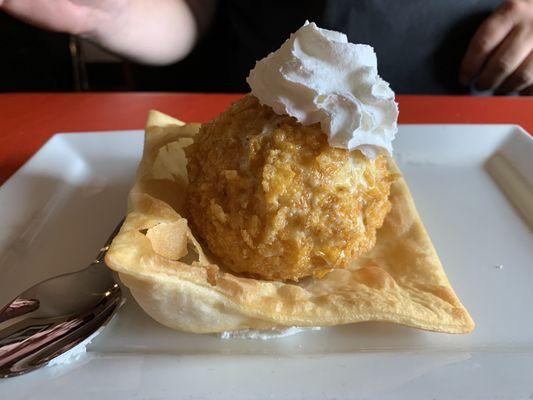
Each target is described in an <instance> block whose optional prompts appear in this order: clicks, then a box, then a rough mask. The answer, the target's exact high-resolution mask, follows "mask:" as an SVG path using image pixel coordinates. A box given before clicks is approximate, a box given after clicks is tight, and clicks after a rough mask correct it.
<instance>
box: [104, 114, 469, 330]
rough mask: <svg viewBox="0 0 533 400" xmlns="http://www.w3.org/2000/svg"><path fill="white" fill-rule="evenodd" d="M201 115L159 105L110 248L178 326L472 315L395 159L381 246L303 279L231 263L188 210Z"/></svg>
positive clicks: (160, 313)
mask: <svg viewBox="0 0 533 400" xmlns="http://www.w3.org/2000/svg"><path fill="white" fill-rule="evenodd" d="M198 129H199V125H198V124H184V123H183V122H181V121H178V120H176V119H173V118H171V117H169V116H166V115H164V114H161V113H159V112H156V111H152V112H150V115H149V118H148V123H147V126H146V135H145V145H144V153H143V157H142V160H141V163H140V165H139V169H138V172H137V179H136V182H135V185H134V187H133V189H132V190H131V192H130V196H129V199H128V215H127V218H126V220H125V223H124V225H123V226H122V229H121V231H120V233H119V234H118V236H117V237H116V238H115V239H114V241H113V243H112V244H111V246H110V249H109V251H108V253H107V256H106V264H107V265H108V266H109V267H110V268H111V269H113V270H115V271H117V272H118V273H119V277H120V280H121V281H122V282H123V283H124V284H125V285H126V286H127V287H128V288H129V289H130V291H131V293H132V295H133V297H134V298H135V299H136V301H137V302H138V303H139V304H140V306H141V307H142V308H143V309H144V310H145V311H146V312H147V313H148V314H149V315H150V316H151V317H152V318H154V319H155V320H156V321H158V322H160V323H161V324H163V325H166V326H168V327H170V328H173V329H179V330H183V331H188V332H195V333H212V332H223V331H233V330H240V329H269V328H272V327H276V328H280V327H289V326H302V327H304V326H332V325H339V324H348V323H355V322H363V321H383V322H393V323H398V324H403V325H408V326H411V327H415V328H420V329H426V330H431V331H439V332H447V333H467V332H470V331H472V329H473V328H474V322H473V321H472V318H471V317H470V315H469V314H468V312H467V310H466V309H465V308H464V306H463V305H462V304H461V302H460V301H459V299H458V298H457V296H456V294H455V293H454V291H453V289H452V287H451V285H450V283H449V281H448V279H447V277H446V275H445V273H444V270H443V267H442V265H441V263H440V260H439V258H438V256H437V253H436V251H435V249H434V247H433V245H432V243H431V240H430V238H429V236H428V234H427V233H426V231H425V229H424V226H423V224H422V222H421V220H420V217H419V216H418V213H417V211H416V209H415V206H414V203H413V200H412V197H411V194H410V193H409V189H408V187H407V185H406V182H405V180H404V179H403V177H401V174H400V172H399V170H398V168H397V166H396V164H395V163H394V161H393V160H392V159H390V160H389V168H390V169H391V172H393V173H397V174H398V175H399V178H398V179H396V181H395V182H394V183H393V184H392V187H391V195H390V201H391V204H392V209H391V211H390V213H389V215H388V216H387V218H386V219H385V222H384V225H383V227H382V228H381V229H380V230H379V231H378V237H377V243H376V246H375V247H374V248H373V249H372V250H371V251H370V252H369V253H368V254H366V255H365V256H363V257H360V258H358V259H356V260H355V261H353V262H352V263H351V264H350V265H349V267H348V268H346V269H336V270H333V271H332V272H330V273H329V274H327V275H326V276H325V277H323V278H322V279H316V278H308V279H304V280H302V281H300V282H298V283H286V282H276V281H266V280H258V279H251V278H245V277H241V276H238V275H235V274H232V273H229V272H227V271H226V270H225V269H224V266H223V265H220V264H219V263H217V260H216V259H215V258H214V257H212V256H211V255H210V254H209V251H208V249H207V248H206V247H205V246H204V245H202V244H201V243H200V242H199V241H198V240H197V238H195V237H194V235H193V233H192V232H191V230H190V228H189V227H188V224H187V220H186V219H185V218H184V217H183V215H185V214H184V200H185V194H186V190H187V170H186V163H187V160H186V157H185V153H184V151H183V149H184V148H185V147H186V146H188V145H190V144H191V143H192V141H193V138H194V134H195V133H196V132H197V131H198Z"/></svg>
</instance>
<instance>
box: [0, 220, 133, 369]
mask: <svg viewBox="0 0 533 400" xmlns="http://www.w3.org/2000/svg"><path fill="white" fill-rule="evenodd" d="M122 222H123V221H122ZM122 222H121V223H120V224H119V225H118V226H117V227H116V228H115V230H114V231H113V233H112V234H111V236H110V237H109V239H108V240H107V242H106V244H105V245H104V247H103V248H102V249H100V252H99V254H98V256H97V257H96V259H95V261H93V262H92V263H91V264H90V265H89V266H88V267H87V268H85V269H83V270H81V271H77V272H72V273H69V274H64V275H60V276H57V277H54V278H50V279H47V280H45V281H43V282H40V283H38V284H37V285H34V286H32V287H31V288H29V289H28V290H26V291H24V292H23V293H21V294H20V295H19V296H17V298H16V299H15V300H13V301H12V302H11V303H9V304H7V305H6V306H5V307H3V308H2V309H0V378H8V377H12V376H16V375H21V374H24V373H26V372H30V371H33V370H35V369H37V368H40V367H42V366H44V365H46V364H48V363H49V362H50V361H52V360H53V359H54V358H56V357H57V356H59V355H61V354H63V353H64V352H66V351H68V350H70V349H72V348H73V347H75V346H76V345H77V344H79V343H81V342H82V341H83V340H85V339H86V338H88V337H89V336H90V335H92V334H93V333H95V332H96V331H97V330H99V329H101V328H102V327H103V326H105V325H106V323H107V322H108V321H109V320H110V319H111V317H112V316H113V315H114V314H115V312H116V311H117V310H118V307H120V305H121V304H122V293H121V290H120V287H119V286H118V284H117V283H116V282H115V281H114V279H113V277H112V275H111V272H110V270H109V269H108V268H107V267H106V266H105V264H104V257H105V254H106V253H107V250H108V248H109V245H110V244H111V241H112V240H113V238H114V237H115V236H116V235H117V234H118V232H119V230H120V227H121V226H122Z"/></svg>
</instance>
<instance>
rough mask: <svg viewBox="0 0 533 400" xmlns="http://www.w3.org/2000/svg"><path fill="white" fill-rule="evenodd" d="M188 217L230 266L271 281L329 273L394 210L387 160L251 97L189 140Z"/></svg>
mask: <svg viewBox="0 0 533 400" xmlns="http://www.w3.org/2000/svg"><path fill="white" fill-rule="evenodd" d="M186 154H187V159H188V165H187V170H188V174H189V186H188V190H187V208H188V213H189V214H188V218H189V221H190V222H191V223H192V226H193V228H194V229H195V230H196V232H197V233H198V234H199V235H200V236H201V237H202V238H203V239H204V240H205V241H206V242H207V245H208V246H209V249H210V250H211V251H212V252H213V253H214V254H215V255H216V256H218V257H219V258H220V260H221V261H222V264H223V265H224V266H225V267H226V268H228V269H229V270H231V271H233V272H236V273H240V274H243V275H246V276H252V277H258V278H263V279H270V280H294V281H298V280H299V279H301V278H303V277H306V276H314V277H321V276H323V275H325V274H326V273H327V272H329V271H331V270H332V269H333V268H342V267H345V266H346V265H347V264H348V262H350V261H351V260H352V259H354V258H355V257H357V256H359V255H362V254H364V253H366V252H368V251H369V250H370V249H371V248H372V247H373V246H374V244H375V240H376V230H377V229H378V228H380V227H381V225H382V224H383V220H384V219H385V216H386V215H387V213H388V212H389V209H390V203H389V200H388V196H389V190H390V185H391V182H392V180H393V178H392V175H391V174H390V173H389V172H388V169H387V159H386V157H385V156H379V157H377V158H376V159H375V160H369V159H367V158H366V157H365V156H364V155H363V154H362V153H360V152H359V151H352V152H349V151H347V150H343V149H337V148H332V147H330V146H329V145H328V142H327V137H326V135H324V134H323V133H322V132H321V130H320V126H319V125H311V126H303V125H301V124H299V123H298V122H297V121H296V120H295V119H294V118H291V117H288V116H279V115H277V114H275V113H274V112H273V111H272V109H271V108H269V107H266V106H261V105H260V104H259V102H258V101H257V99H255V98H254V97H252V96H246V97H245V98H243V99H242V100H240V101H238V102H237V103H235V104H233V105H232V106H231V107H230V108H229V109H228V110H226V111H225V112H224V113H222V114H221V115H219V116H218V117H217V118H215V119H214V120H213V121H212V122H210V123H208V124H205V125H203V126H202V128H201V130H200V132H199V133H198V134H197V136H196V137H195V141H194V144H193V145H191V146H189V147H188V148H187V149H186Z"/></svg>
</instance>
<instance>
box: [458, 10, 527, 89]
mask: <svg viewBox="0 0 533 400" xmlns="http://www.w3.org/2000/svg"><path fill="white" fill-rule="evenodd" d="M476 77H477V82H476V87H477V88H478V89H495V90H496V91H497V92H499V93H509V92H520V93H521V94H526V95H533V0H508V1H507V2H506V3H504V4H502V5H501V6H500V7H499V8H498V9H497V10H496V11H494V13H492V15H491V16H490V17H489V18H487V19H486V20H485V21H484V22H483V24H482V25H481V26H480V27H479V29H478V30H477V32H476V33H475V35H474V36H473V38H472V39H471V41H470V44H469V46H468V49H467V51H466V54H465V56H464V58H463V61H462V63H461V68H460V74H459V81H460V82H461V83H462V84H463V85H468V84H469V83H470V82H471V81H472V80H473V79H474V78H476Z"/></svg>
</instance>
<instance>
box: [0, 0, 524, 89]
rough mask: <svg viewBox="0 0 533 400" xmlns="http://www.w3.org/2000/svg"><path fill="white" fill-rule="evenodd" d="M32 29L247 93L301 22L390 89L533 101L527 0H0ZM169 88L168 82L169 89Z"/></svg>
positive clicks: (186, 79)
mask: <svg viewBox="0 0 533 400" xmlns="http://www.w3.org/2000/svg"><path fill="white" fill-rule="evenodd" d="M0 10H2V11H4V12H6V13H8V14H10V15H11V16H13V17H15V18H18V19H20V20H23V21H25V22H27V23H29V24H31V25H34V26H37V27H39V28H43V29H47V30H51V31H55V32H63V33H68V34H73V35H78V36H80V37H83V38H85V39H88V40H90V41H92V42H94V43H96V44H98V45H99V46H101V47H103V48H105V49H107V50H109V51H111V52H114V53H116V54H118V55H121V56H122V57H125V58H127V59H130V60H133V61H135V62H137V63H140V64H145V65H152V66H165V65H171V64H174V63H176V62H178V61H181V62H179V63H177V64H175V65H176V66H177V67H176V68H171V69H169V67H166V69H165V68H160V69H159V70H160V71H161V74H163V75H162V76H164V79H165V80H166V81H167V82H171V81H175V82H179V83H180V84H179V86H178V87H179V88H180V89H181V90H200V91H202V90H204V91H228V92H229V91H247V90H248V89H247V87H246V83H245V77H246V76H247V73H248V71H249V70H250V68H251V67H253V65H254V63H255V61H256V60H258V59H261V58H262V57H264V56H265V55H267V54H268V53H269V52H271V51H273V50H275V49H276V48H278V47H279V46H280V44H281V43H282V42H283V41H284V40H285V39H286V38H287V37H288V35H289V34H290V33H291V32H294V31H295V30H297V29H298V28H299V27H300V26H301V25H302V24H303V23H304V21H305V20H306V19H308V20H311V21H314V22H316V23H317V24H318V25H319V26H320V27H323V28H327V29H334V30H338V31H341V32H345V33H346V34H347V36H348V38H349V40H350V41H351V42H355V43H368V44H370V45H372V46H374V48H375V50H376V53H377V55H378V60H379V63H380V64H379V71H380V75H381V76H383V77H384V79H385V80H387V81H389V82H390V83H391V86H392V87H393V88H394V90H395V91H396V92H398V93H468V92H469V91H470V90H471V89H477V90H487V89H492V90H494V91H495V92H496V93H498V94H507V93H520V94H523V95H533V0H507V1H502V0H477V1H464V0H410V1H407V0H405V1H398V0H394V1H393V0H353V1H349V0H299V1H298V0H292V1H291V0H269V1H267V0H257V1H249V0H218V1H217V0H187V1H185V0H0ZM170 87H175V86H170Z"/></svg>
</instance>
